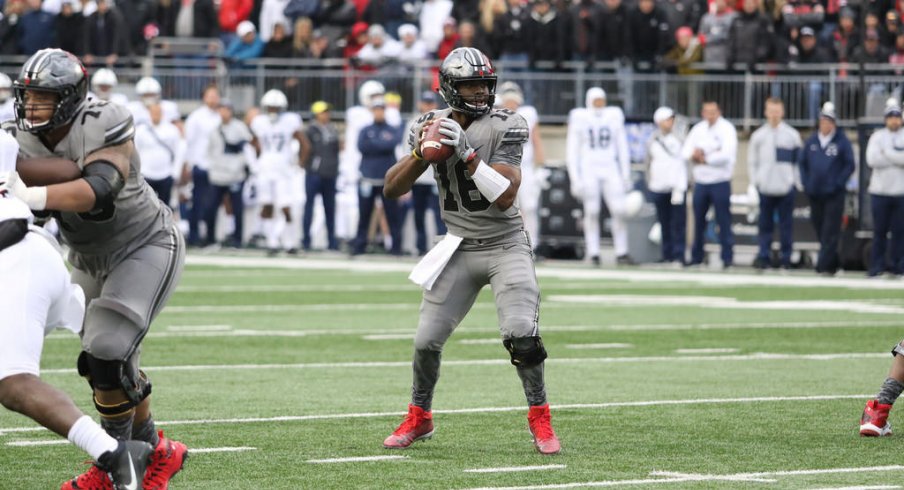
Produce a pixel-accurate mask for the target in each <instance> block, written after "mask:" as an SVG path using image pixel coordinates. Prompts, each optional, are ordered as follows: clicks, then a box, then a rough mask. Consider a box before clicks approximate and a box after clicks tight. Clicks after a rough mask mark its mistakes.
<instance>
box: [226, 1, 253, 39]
mask: <svg viewBox="0 0 904 490" xmlns="http://www.w3.org/2000/svg"><path fill="white" fill-rule="evenodd" d="M253 6H254V0H222V2H221V3H220V14H219V18H220V29H221V30H222V31H223V32H235V28H236V27H237V26H238V25H239V22H241V21H243V20H248V16H250V15H251V8H252V7H253Z"/></svg>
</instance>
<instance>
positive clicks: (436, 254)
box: [408, 233, 461, 291]
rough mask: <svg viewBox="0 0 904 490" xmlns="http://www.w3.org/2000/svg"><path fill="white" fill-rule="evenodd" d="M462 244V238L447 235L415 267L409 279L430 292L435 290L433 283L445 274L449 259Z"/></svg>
mask: <svg viewBox="0 0 904 490" xmlns="http://www.w3.org/2000/svg"><path fill="white" fill-rule="evenodd" d="M460 243H461V237H460V236H455V235H453V234H451V233H446V236H445V237H444V238H443V239H442V240H440V242H439V243H437V244H436V245H435V246H434V247H433V248H431V249H430V251H429V252H427V254H426V255H424V258H422V259H421V261H420V262H418V263H417V265H416V266H414V269H412V271H411V274H409V275H408V279H411V281H412V282H414V283H415V284H417V285H418V286H420V287H422V288H424V289H426V290H427V291H430V289H432V288H433V283H435V282H436V279H437V278H438V277H439V275H440V273H442V272H443V269H444V268H445V267H446V264H448V263H449V259H451V258H452V254H454V253H455V251H456V250H458V245H459V244H460Z"/></svg>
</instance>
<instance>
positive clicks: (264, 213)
mask: <svg viewBox="0 0 904 490" xmlns="http://www.w3.org/2000/svg"><path fill="white" fill-rule="evenodd" d="M288 108H289V100H288V99H287V98H286V95H285V94H284V93H282V92H280V91H279V90H276V89H272V90H268V91H267V93H265V94H264V96H263V97H261V110H262V111H263V113H262V114H258V115H257V116H255V118H254V119H253V120H252V121H251V132H252V133H254V137H255V138H256V139H257V142H258V144H259V145H260V156H259V157H258V159H257V189H258V202H260V204H261V220H262V224H263V228H264V238H265V239H266V241H267V249H268V251H267V253H268V254H269V255H271V256H272V255H276V254H277V253H278V252H279V250H280V249H287V250H292V249H297V248H298V246H299V243H300V242H301V237H300V235H299V234H300V233H301V227H300V226H299V225H298V223H293V222H292V210H291V207H290V204H291V197H292V196H291V194H292V189H291V188H290V187H289V184H290V182H291V178H292V175H291V172H292V168H291V167H292V162H293V161H294V160H295V156H294V155H293V154H292V153H293V152H292V140H293V139H294V140H296V141H298V144H299V145H300V151H299V156H298V161H300V162H304V161H307V159H308V154H309V153H310V151H311V145H310V143H309V142H308V138H307V136H305V135H304V133H302V131H301V129H302V122H301V117H300V116H299V115H298V114H294V113H291V112H288V111H287V109H288ZM277 208H278V209H280V210H281V212H282V214H283V218H284V220H283V219H282V218H280V217H278V216H274V212H275V210H276V209H277ZM287 230H288V232H286V231H287ZM284 232H285V233H284ZM284 234H285V235H286V236H285V239H283V235H284Z"/></svg>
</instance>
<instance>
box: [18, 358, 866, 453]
mask: <svg viewBox="0 0 904 490" xmlns="http://www.w3.org/2000/svg"><path fill="white" fill-rule="evenodd" d="M409 367H410V363H409ZM873 396H875V393H872V394H866V395H810V396H761V397H748V398H692V399H685V400H649V401H633V402H608V403H571V404H561V405H552V409H553V410H605V409H609V408H624V407H659V406H680V405H720V404H732V403H775V402H807V401H829V400H860V399H863V400H865V399H869V398H870V397H873ZM523 411H524V407H523V406H516V407H483V408H457V409H448V410H442V409H439V410H433V413H435V414H479V413H499V412H523ZM402 415H405V412H365V413H334V414H313V415H285V416H279V417H248V418H229V419H196V420H171V421H156V423H157V425H205V424H250V423H261V422H263V423H272V422H303V421H308V420H345V419H358V418H379V417H400V416H402ZM44 430H46V429H44V428H43V427H8V428H2V427H0V436H2V435H5V434H15V433H23V432H39V431H44Z"/></svg>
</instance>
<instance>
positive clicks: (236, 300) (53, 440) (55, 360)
mask: <svg viewBox="0 0 904 490" xmlns="http://www.w3.org/2000/svg"><path fill="white" fill-rule="evenodd" d="M413 264H414V262H413V261H412V260H403V261H370V262H367V261H347V260H344V259H335V260H329V259H324V258H316V257H315V258H311V259H282V260H279V259H277V260H270V261H268V260H265V259H263V258H256V257H253V256H250V255H249V256H242V257H238V258H229V257H225V256H192V257H190V265H189V266H188V267H187V268H186V271H185V274H184V276H183V278H182V282H181V285H180V287H179V289H178V290H177V292H176V294H175V295H174V296H173V298H172V299H171V300H170V303H169V306H168V307H167V308H166V309H165V310H164V312H163V313H162V314H161V315H160V317H159V318H157V320H156V321H155V323H154V325H153V326H152V328H151V332H150V333H149V334H148V336H147V338H146V340H145V342H144V348H143V353H142V364H143V365H144V369H145V370H146V371H147V373H148V374H149V375H150V377H151V378H152V381H153V386H154V394H153V411H154V416H155V418H156V419H157V420H158V422H159V425H160V427H161V428H162V429H163V430H165V431H166V434H167V436H169V437H172V438H175V439H178V440H181V441H184V442H185V443H186V444H187V445H188V446H189V448H190V450H191V451H193V454H192V455H191V457H190V458H189V460H188V462H187V463H186V466H185V469H184V470H183V472H182V473H180V474H179V475H178V476H177V477H176V478H175V479H174V480H173V482H172V484H171V486H170V488H172V489H174V490H179V489H357V488H369V489H370V488H372V489H384V488H393V489H394V488H425V489H474V488H594V487H610V486H611V487H621V486H625V487H631V488H657V489H658V488H662V489H679V488H682V489H683V488H692V489H703V488H707V489H722V488H729V489H733V488H745V489H746V488H767V489H772V488H794V489H798V488H799V489H817V488H820V489H823V488H870V489H878V488H902V485H904V461H902V460H901V455H902V454H904V438H902V437H904V434H902V435H895V436H892V437H886V438H883V439H881V440H877V439H865V438H860V437H859V435H858V432H857V428H858V422H859V417H860V413H861V411H862V409H863V405H864V402H865V401H866V400H867V398H868V397H870V396H872V395H874V394H875V392H876V391H877V389H878V387H879V385H880V384H881V382H882V380H884V378H885V375H886V373H887V370H888V367H889V365H890V362H891V356H890V355H889V353H888V351H889V350H890V348H891V347H892V346H893V345H894V343H895V342H897V341H899V340H901V338H902V337H904V281H890V280H879V281H867V280H865V279H860V278H859V276H857V277H855V276H854V275H851V274H848V275H847V276H845V277H842V278H835V279H824V278H817V277H814V276H812V275H811V274H800V275H791V276H780V275H778V274H766V275H761V276H757V275H752V274H750V275H748V274H745V273H743V272H736V273H728V274H722V273H707V272H700V271H696V272H684V271H662V270H649V269H636V270H630V271H624V270H611V269H610V270H605V269H603V270H599V269H589V268H587V267H586V266H580V265H577V264H550V263H544V264H540V265H539V266H538V275H539V276H540V282H541V287H542V290H543V299H542V307H541V316H540V320H541V332H542V334H543V339H544V342H545V344H546V346H547V349H548V351H549V354H550V359H549V360H548V361H547V365H546V373H547V388H548V392H549V398H550V402H551V404H552V405H553V425H554V427H555V428H556V431H557V433H558V435H559V438H560V440H561V441H562V446H563V450H562V452H561V454H559V455H555V456H547V457H544V456H541V455H539V454H537V453H536V452H535V450H534V448H533V446H532V445H531V440H530V435H529V433H528V431H527V420H526V406H525V401H524V395H523V393H522V391H521V386H520V382H519V380H518V378H517V375H516V373H515V370H514V368H513V367H512V366H511V365H510V363H509V360H508V354H507V353H506V352H505V350H504V348H503V347H502V344H501V342H500V339H499V335H498V331H497V328H496V312H495V309H494V306H493V303H492V295H491V294H490V291H489V289H488V288H487V289H486V290H485V291H484V292H483V293H482V294H481V296H480V299H479V300H478V302H477V304H476V305H475V307H474V309H473V310H472V311H471V313H470V315H469V316H468V317H467V318H466V319H465V320H464V321H463V323H462V325H461V326H460V327H459V329H458V331H457V332H456V333H455V334H454V335H453V336H452V338H451V339H450V341H449V343H448V344H447V346H446V349H445V352H444V356H443V359H444V364H443V368H442V377H441V379H440V382H439V386H438V388H437V394H436V398H435V401H434V418H435V422H436V433H435V435H434V437H433V439H432V440H429V441H426V442H418V443H415V444H414V446H412V447H411V448H410V449H409V450H406V451H389V450H385V449H383V448H382V445H381V443H382V440H383V438H384V437H386V436H387V435H388V434H389V433H390V432H391V431H392V430H393V429H394V428H395V427H396V425H398V423H399V422H400V421H401V419H402V415H403V413H404V411H405V410H406V404H407V402H408V399H409V390H410V383H411V366H410V360H411V353H412V337H413V333H414V328H415V326H416V324H417V317H418V304H419V300H420V291H419V289H418V288H417V287H416V286H415V285H413V284H412V283H410V282H409V281H408V280H407V271H408V270H410V268H411V267H412V266H413ZM78 351H79V344H78V340H77V338H76V337H75V336H73V335H71V334H65V333H62V332H60V333H54V334H52V335H51V336H50V337H48V339H47V341H46V343H45V348H44V359H43V363H42V367H43V369H44V372H43V373H42V376H43V378H44V379H45V380H47V381H48V382H50V383H52V384H54V385H56V386H59V387H61V388H63V389H65V390H66V391H67V392H68V393H70V394H71V395H72V397H73V398H74V399H75V400H76V402H77V403H78V404H79V406H81V407H82V408H83V409H84V410H85V411H86V412H88V413H93V407H92V406H91V399H90V394H89V390H88V387H87V384H86V383H85V382H84V381H83V380H82V379H81V378H79V377H78V375H77V374H76V373H75V369H74V364H75V358H76V356H77V354H78ZM899 417H900V416H899V415H897V414H895V413H893V414H892V418H891V420H892V423H893V424H895V423H897V422H898V420H899ZM902 427H904V425H902ZM85 459H86V457H85V456H84V454H83V453H81V452H80V451H79V450H78V449H76V448H74V447H72V446H71V445H68V444H66V443H65V442H64V441H63V440H62V439H60V438H58V437H56V436H54V435H53V434H50V433H49V432H47V431H45V430H43V429H40V428H37V427H36V425H35V424H34V423H32V422H31V421H30V420H27V419H25V418H24V417H22V416H19V415H17V414H13V413H10V412H6V411H0V489H4V490H6V489H9V490H23V489H26V490H27V489H50V488H59V484H60V483H61V482H62V481H64V480H66V479H67V478H71V477H72V476H74V475H76V474H77V473H79V472H81V471H82V470H83V469H85V466H84V464H83V462H84V460H85Z"/></svg>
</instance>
